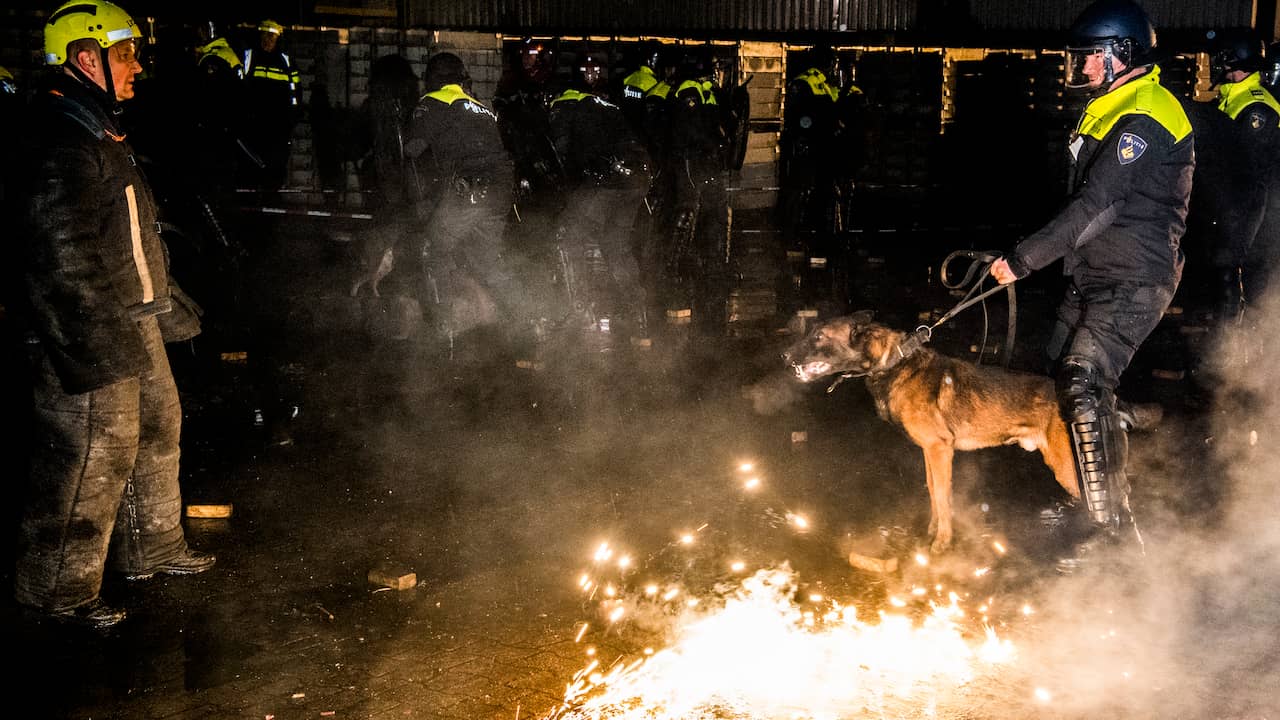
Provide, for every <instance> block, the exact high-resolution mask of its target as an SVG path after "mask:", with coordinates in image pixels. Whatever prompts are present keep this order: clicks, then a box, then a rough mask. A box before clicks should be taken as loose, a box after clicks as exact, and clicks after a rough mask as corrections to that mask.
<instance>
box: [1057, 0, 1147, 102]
mask: <svg viewBox="0 0 1280 720" xmlns="http://www.w3.org/2000/svg"><path fill="white" fill-rule="evenodd" d="M1155 47H1156V29H1155V27H1154V26H1152V24H1151V19H1150V18H1149V17H1147V13H1146V12H1145V11H1144V10H1143V9H1142V8H1141V7H1139V6H1138V4H1137V3H1134V2H1131V0H1097V1H1096V2H1094V3H1093V4H1091V5H1089V6H1088V7H1086V8H1085V9H1084V12H1082V13H1080V16H1079V17H1078V18H1076V21H1075V22H1074V23H1072V25H1071V30H1070V31H1069V35H1068V41H1067V78H1066V86H1067V87H1068V88H1074V89H1079V88H1090V89H1094V88H1096V89H1100V90H1103V91H1106V90H1108V89H1109V88H1110V87H1111V83H1113V82H1115V79H1116V71H1115V68H1114V67H1113V64H1112V61H1113V59H1114V60H1118V61H1120V62H1121V63H1123V64H1124V67H1125V68H1129V67H1134V66H1136V65H1143V64H1147V63H1149V62H1150V59H1149V58H1151V57H1152V51H1153V50H1155ZM1092 56H1100V57H1101V58H1102V64H1101V66H1100V71H1101V75H1098V76H1097V77H1095V76H1094V75H1097V72H1096V71H1095V73H1093V74H1090V73H1089V72H1087V71H1086V69H1085V62H1086V61H1087V60H1088V59H1089V58H1090V57H1092Z"/></svg>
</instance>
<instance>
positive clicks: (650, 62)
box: [618, 40, 662, 142]
mask: <svg viewBox="0 0 1280 720" xmlns="http://www.w3.org/2000/svg"><path fill="white" fill-rule="evenodd" d="M661 53H662V43H660V42H658V41H657V40H646V41H645V42H644V43H643V44H642V45H641V46H640V52H639V55H640V66H639V67H637V68H636V69H635V70H634V71H632V72H631V73H630V74H628V75H627V76H626V77H624V78H622V91H621V95H620V97H619V98H618V106H619V107H621V108H622V114H623V115H625V116H626V118H627V122H629V123H631V127H632V129H633V130H634V131H635V132H636V134H637V135H639V136H640V137H642V138H644V137H645V126H644V98H645V96H646V95H648V94H649V91H650V90H652V89H653V87H654V86H655V85H657V84H658V83H659V82H660V81H661V80H662V78H660V77H658V72H659V71H658V63H659V58H660V57H661ZM646 142H647V138H646Z"/></svg>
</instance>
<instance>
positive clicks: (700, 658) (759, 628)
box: [549, 567, 1016, 720]
mask: <svg viewBox="0 0 1280 720" xmlns="http://www.w3.org/2000/svg"><path fill="white" fill-rule="evenodd" d="M914 594H915V593H913V595H914ZM926 594H927V593H926ZM668 595H669V596H670V597H667V596H664V598H665V599H671V598H674V597H675V595H674V594H672V593H671V591H668ZM796 595H797V582H796V578H795V575H794V573H793V572H791V570H790V569H788V568H786V567H783V568H780V569H770V570H760V571H758V572H756V573H755V574H754V575H751V576H750V577H748V578H746V579H744V580H743V582H742V583H741V585H739V586H737V587H736V589H734V590H733V591H731V592H729V593H728V595H727V596H725V597H723V598H722V599H716V600H715V601H711V600H710V599H708V601H707V602H696V601H697V600H698V598H693V597H686V598H685V600H684V601H683V605H684V607H685V609H684V610H683V611H682V612H681V613H680V617H679V619H678V621H677V623H676V625H677V627H676V628H675V630H674V634H673V637H674V641H673V642H672V644H671V645H670V646H669V647H667V648H666V649H662V650H657V651H653V650H652V649H647V650H646V652H645V654H644V656H643V657H640V658H638V659H636V660H627V659H625V658H617V659H616V660H614V661H612V663H605V664H607V665H608V669H607V670H601V665H602V661H601V660H600V659H599V658H593V659H592V660H591V662H589V663H588V665H587V666H586V667H585V668H583V669H582V670H581V671H579V672H578V674H577V675H576V676H575V677H574V679H573V681H572V682H571V683H570V684H569V685H568V687H567V688H566V693H565V701H564V703H563V705H562V706H561V707H560V708H558V709H557V710H556V711H555V712H553V713H552V715H550V716H549V717H554V718H562V719H564V720H568V719H570V718H573V719H579V718H594V719H599V720H604V719H606V718H607V719H610V720H615V719H616V720H640V719H641V718H646V719H647V718H671V719H677V718H706V717H722V718H736V717H751V718H797V717H803V718H834V717H838V716H840V715H841V714H844V713H848V712H850V711H858V710H861V709H865V708H868V707H876V706H884V705H886V704H887V703H894V702H904V701H912V702H914V701H916V700H918V699H920V698H922V697H923V698H926V699H927V698H928V697H929V696H930V694H932V693H937V692H939V691H943V690H946V689H947V688H954V687H957V686H961V685H964V684H965V683H968V682H969V681H970V680H972V679H973V677H974V676H975V674H976V672H977V671H978V668H979V667H980V666H981V665H982V664H984V663H986V664H995V663H1005V662H1009V661H1011V660H1013V658H1014V657H1015V655H1016V653H1015V650H1014V647H1013V645H1012V644H1011V643H1009V642H1008V641H1006V640H1002V639H1000V638H999V637H997V636H996V633H995V631H994V630H992V629H991V628H990V627H989V626H985V625H983V626H982V627H981V636H980V637H971V635H975V634H974V633H969V632H967V628H966V627H965V625H964V621H965V618H966V613H965V612H964V610H963V608H962V607H961V606H960V598H959V597H958V596H957V595H956V594H955V593H946V594H945V596H944V595H939V596H937V597H935V598H934V599H932V600H930V599H928V598H925V599H920V598H919V597H917V598H916V601H915V602H916V603H917V604H920V603H927V604H928V607H929V610H930V612H928V613H927V614H925V615H924V616H923V617H922V618H920V617H918V618H913V617H909V616H908V615H907V614H894V613H891V612H881V613H879V615H878V617H876V618H875V622H864V621H863V620H861V619H859V618H858V616H857V612H856V611H855V609H854V608H853V607H850V606H842V605H841V604H840V603H838V602H836V601H834V600H831V599H830V598H827V597H825V596H822V595H818V594H810V595H805V596H804V599H805V600H807V602H808V604H807V605H806V607H804V608H802V607H801V606H800V605H798V604H797V603H796V600H795V597H796ZM944 597H945V599H943V598H944ZM690 601H694V602H690ZM899 602H900V603H901V605H900V606H901V607H905V606H906V605H907V603H906V601H901V600H900V601H899ZM815 605H821V606H822V607H817V608H814V607H813V606H815Z"/></svg>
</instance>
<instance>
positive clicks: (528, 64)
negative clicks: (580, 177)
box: [493, 38, 560, 216]
mask: <svg viewBox="0 0 1280 720" xmlns="http://www.w3.org/2000/svg"><path fill="white" fill-rule="evenodd" d="M515 52H516V56H515V58H514V61H513V62H511V63H509V67H508V69H507V72H506V73H505V74H504V75H503V77H502V79H501V80H500V81H499V84H498V89H497V92H496V93H495V95H494V98H493V109H494V111H495V112H496V113H497V117H498V129H499V131H500V132H501V136H502V143H503V146H504V147H505V148H506V150H507V153H508V154H510V156H511V158H512V160H513V162H514V163H515V177H516V183H517V195H516V200H517V203H518V205H519V207H520V212H521V213H522V214H524V215H526V216H527V214H528V211H541V210H547V206H548V205H549V204H552V202H553V201H554V199H555V193H556V188H557V187H558V186H559V182H560V168H559V166H558V165H557V160H556V155H555V149H554V148H553V147H552V145H551V133H550V129H549V126H548V124H547V123H548V121H547V112H548V105H549V103H550V102H551V88H550V87H549V83H550V81H551V79H552V78H553V77H554V75H555V65H556V54H555V52H554V51H553V50H552V48H551V46H550V45H549V44H547V43H546V42H544V41H541V40H536V39H533V38H525V39H524V40H521V41H520V43H519V45H517V46H516V48H515Z"/></svg>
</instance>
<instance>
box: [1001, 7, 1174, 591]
mask: <svg viewBox="0 0 1280 720" xmlns="http://www.w3.org/2000/svg"><path fill="white" fill-rule="evenodd" d="M1155 46H1156V33H1155V29H1154V28H1153V27H1152V25H1151V22H1150V20H1149V19H1148V18H1147V15H1146V13H1145V12H1144V11H1143V10H1142V8H1140V7H1139V6H1138V5H1136V4H1135V3H1133V2H1130V0H1097V1H1096V2H1094V3H1093V4H1091V5H1089V6H1088V7H1087V8H1086V9H1085V10H1084V11H1083V12H1082V13H1081V15H1080V16H1079V18H1078V19H1077V20H1076V21H1075V23H1074V24H1073V25H1072V27H1071V31H1070V45H1069V47H1068V48H1067V55H1066V61H1067V62H1066V65H1067V68H1066V87H1067V88H1069V89H1081V90H1087V91H1089V92H1090V93H1091V94H1092V95H1093V98H1092V100H1090V101H1089V103H1088V104H1087V105H1086V106H1085V108H1084V112H1083V115H1082V116H1081V118H1080V121H1079V124H1078V125H1077V126H1076V130H1075V132H1074V133H1073V135H1072V139H1071V144H1070V152H1071V155H1072V160H1073V162H1074V170H1073V178H1072V184H1071V186H1072V195H1071V198H1070V200H1069V201H1068V203H1067V204H1066V206H1065V207H1064V208H1063V209H1062V210H1061V211H1060V212H1059V213H1058V215H1057V216H1055V217H1054V218H1053V219H1052V220H1051V221H1049V223H1048V224H1047V225H1045V226H1044V227H1043V228H1041V229H1040V230H1039V231H1037V232H1035V233H1033V234H1032V235H1031V236H1029V237H1027V238H1026V239H1025V240H1023V241H1022V242H1020V243H1019V244H1018V245H1017V246H1016V247H1015V248H1014V249H1013V250H1012V251H1011V252H1010V253H1008V254H1007V255H1006V256H1005V257H1004V258H1002V259H1000V260H997V261H996V262H995V263H993V264H992V266H991V274H992V275H993V276H994V277H995V278H996V280H997V281H999V282H1000V283H1001V284H1008V283H1011V282H1013V281H1014V280H1016V279H1019V278H1023V277H1026V276H1027V275H1028V274H1029V273H1031V272H1032V271H1034V270H1038V269H1040V268H1043V267H1045V266H1046V265H1049V264H1050V263H1052V262H1054V261H1055V260H1058V259H1062V260H1063V270H1064V273H1065V274H1066V275H1068V276H1069V277H1070V280H1071V282H1070V286H1069V288H1068V290H1067V295H1066V297H1065V299H1064V300H1063V303H1062V305H1061V306H1060V308H1059V311H1058V322H1057V326H1056V327H1055V330H1054V333H1053V335H1052V339H1051V340H1050V347H1049V352H1050V355H1051V357H1054V358H1056V359H1057V360H1058V370H1057V376H1056V386H1057V392H1058V402H1059V406H1060V410H1061V412H1062V416H1063V419H1064V420H1065V421H1066V423H1067V427H1068V429H1069V431H1070V435H1071V443H1072V450H1073V452H1074V455H1075V460H1076V468H1077V471H1078V474H1079V477H1080V494H1081V496H1082V498H1083V500H1084V509H1085V511H1086V513H1087V517H1088V519H1089V520H1091V521H1092V524H1091V529H1093V530H1096V531H1100V532H1093V533H1092V534H1091V536H1090V537H1089V538H1087V539H1086V540H1085V541H1084V542H1083V543H1081V544H1080V545H1079V546H1078V547H1077V548H1076V553H1075V555H1074V556H1073V557H1064V558H1063V559H1062V560H1061V561H1060V563H1059V569H1060V570H1062V571H1064V572H1070V571H1072V570H1074V569H1076V568H1077V567H1078V566H1079V563H1080V562H1081V561H1082V560H1083V559H1084V558H1085V557H1086V556H1087V554H1088V553H1089V552H1090V551H1091V550H1093V549H1094V548H1097V547H1099V546H1100V545H1103V544H1106V542H1107V541H1110V540H1114V539H1117V538H1119V537H1120V536H1121V535H1120V533H1121V531H1122V529H1124V530H1126V531H1128V530H1132V533H1133V537H1135V538H1137V537H1138V536H1137V532H1136V527H1135V526H1134V525H1133V517H1132V513H1131V512H1130V508H1129V501H1128V491H1129V484H1128V481H1127V480H1126V477H1125V456H1126V452H1127V449H1128V439H1127V437H1126V435H1125V432H1124V430H1123V428H1122V426H1121V423H1120V422H1119V420H1118V419H1117V416H1116V400H1115V390H1116V387H1117V385H1118V384H1119V382H1120V376H1121V374H1122V373H1123V372H1124V370H1125V368H1126V367H1128V365H1129V362H1130V360H1132V358H1133V355H1134V353H1135V352H1136V351H1137V349H1138V347H1139V346H1140V345H1141V344H1142V342H1143V341H1144V340H1145V339H1146V338H1147V336H1148V335H1149V334H1150V333H1151V331H1152V330H1154V329H1155V327H1156V325H1157V324H1158V323H1159V322H1160V319H1161V317H1162V316H1163V315H1164V311H1165V308H1166V307H1168V305H1169V302H1170V301H1171V299H1172V298H1173V294H1174V292H1175V290H1176V289H1177V286H1178V282H1179V279H1180V278H1181V275H1182V266H1183V256H1182V251H1181V249H1180V248H1179V241H1180V240H1181V238H1182V234H1183V231H1184V229H1185V225H1184V222H1185V219H1186V214H1187V202H1188V198H1189V196H1190V192H1191V179H1192V172H1193V169H1194V165H1195V154H1194V149H1193V139H1192V130H1191V124H1190V122H1189V121H1188V119H1187V116H1186V113H1185V112H1184V110H1183V108H1182V105H1181V104H1180V103H1179V102H1178V100H1177V98H1175V97H1174V95H1173V94H1172V93H1170V92H1169V91H1168V90H1167V89H1165V88H1164V87H1163V86H1162V85H1161V84H1160V67H1159V66H1158V65H1156V64H1155V63H1154V59H1153V56H1152V52H1153V51H1154V49H1155ZM1138 539H1139V540H1140V538H1138Z"/></svg>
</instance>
